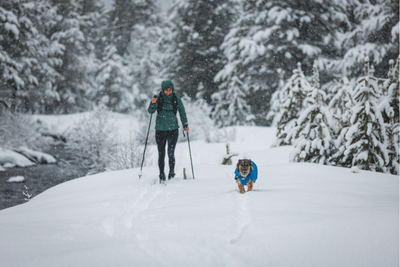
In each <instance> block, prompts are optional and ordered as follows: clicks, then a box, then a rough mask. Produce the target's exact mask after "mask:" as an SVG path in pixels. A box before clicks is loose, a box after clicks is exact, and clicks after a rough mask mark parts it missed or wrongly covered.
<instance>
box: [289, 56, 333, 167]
mask: <svg viewBox="0 0 400 267" xmlns="http://www.w3.org/2000/svg"><path fill="white" fill-rule="evenodd" d="M313 73H314V75H313V83H314V85H313V87H311V88H309V90H308V91H307V93H308V94H307V98H306V99H305V102H306V103H307V105H308V106H307V107H306V109H305V110H304V111H303V112H302V113H301V115H300V117H299V119H298V120H297V126H296V127H295V128H294V129H293V132H292V136H293V139H295V140H296V141H295V149H294V151H293V152H292V153H291V155H290V157H291V161H297V162H312V163H319V164H327V163H328V159H329V157H330V154H331V151H332V147H333V143H332V134H331V125H332V118H331V114H330V112H329V110H328V108H327V107H326V106H325V100H326V94H325V92H324V91H322V90H321V89H320V82H319V72H318V67H317V63H316V62H314V66H313Z"/></svg>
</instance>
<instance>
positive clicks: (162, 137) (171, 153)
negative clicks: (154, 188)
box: [156, 129, 178, 175]
mask: <svg viewBox="0 0 400 267" xmlns="http://www.w3.org/2000/svg"><path fill="white" fill-rule="evenodd" d="M167 141H168V159H169V173H170V174H172V175H175V173H174V169H175V147H176V143H177V142H178V129H176V130H171V131H159V130H156V142H157V148H158V168H159V169H160V175H164V159H165V145H166V143H167Z"/></svg>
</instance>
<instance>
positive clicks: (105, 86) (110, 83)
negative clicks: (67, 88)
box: [90, 43, 134, 112]
mask: <svg viewBox="0 0 400 267" xmlns="http://www.w3.org/2000/svg"><path fill="white" fill-rule="evenodd" d="M104 53H105V55H104V57H103V59H102V63H101V64H100V65H99V72H98V74H97V78H96V83H97V85H98V88H96V90H93V91H92V92H91V95H90V98H91V99H92V101H94V102H95V103H96V105H100V104H101V105H104V106H105V107H107V108H109V109H110V110H112V111H117V112H129V111H131V110H132V109H133V108H134V106H133V103H134V96H133V94H132V92H131V90H129V89H130V85H131V84H132V76H131V70H130V68H129V67H128V63H127V62H126V60H125V59H124V58H123V57H122V56H120V55H119V54H118V50H117V48H116V47H115V46H114V45H113V44H112V43H111V44H110V45H108V46H107V47H106V49H105V51H104Z"/></svg>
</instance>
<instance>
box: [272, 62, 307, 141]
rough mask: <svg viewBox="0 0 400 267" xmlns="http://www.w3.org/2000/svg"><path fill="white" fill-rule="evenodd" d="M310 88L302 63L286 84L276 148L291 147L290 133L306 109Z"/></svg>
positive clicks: (282, 95)
mask: <svg viewBox="0 0 400 267" xmlns="http://www.w3.org/2000/svg"><path fill="white" fill-rule="evenodd" d="M309 88H310V84H309V83H308V81H307V80H306V78H305V76H304V73H303V71H302V70H301V63H298V64H297V68H296V69H295V70H293V75H292V77H290V79H289V80H288V81H287V82H286V84H285V85H284V87H283V89H282V93H281V102H280V103H281V105H280V108H279V109H280V113H279V114H278V115H277V134H276V137H277V140H276V142H275V146H284V145H290V144H291V143H292V136H291V135H290V132H291V131H292V129H293V128H294V127H295V126H296V122H297V119H298V118H299V116H300V113H301V111H302V110H303V107H304V98H305V92H306V91H308V90H309Z"/></svg>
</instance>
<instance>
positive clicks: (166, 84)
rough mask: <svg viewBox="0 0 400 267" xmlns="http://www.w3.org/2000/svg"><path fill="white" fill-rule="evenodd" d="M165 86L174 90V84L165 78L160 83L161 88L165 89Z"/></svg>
mask: <svg viewBox="0 0 400 267" xmlns="http://www.w3.org/2000/svg"><path fill="white" fill-rule="evenodd" d="M167 88H172V90H174V84H173V83H172V81H171V80H166V81H163V82H162V83H161V89H162V90H164V89H167Z"/></svg>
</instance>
